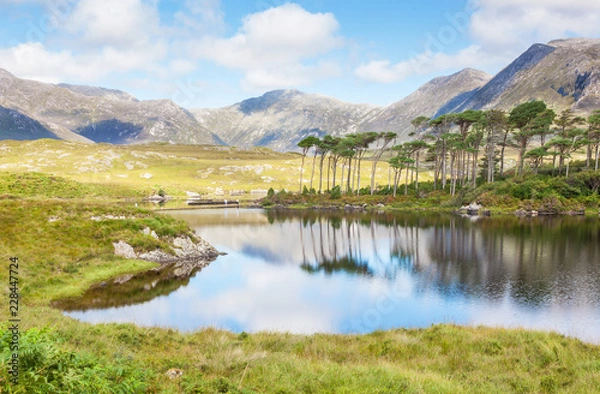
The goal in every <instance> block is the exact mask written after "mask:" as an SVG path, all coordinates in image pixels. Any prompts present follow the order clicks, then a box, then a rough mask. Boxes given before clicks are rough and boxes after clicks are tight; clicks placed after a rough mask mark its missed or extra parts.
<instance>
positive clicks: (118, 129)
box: [0, 69, 220, 144]
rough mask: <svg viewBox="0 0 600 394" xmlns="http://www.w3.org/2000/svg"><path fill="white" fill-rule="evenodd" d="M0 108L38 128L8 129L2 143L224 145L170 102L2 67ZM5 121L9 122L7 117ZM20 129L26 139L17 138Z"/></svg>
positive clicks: (4, 130)
mask: <svg viewBox="0 0 600 394" xmlns="http://www.w3.org/2000/svg"><path fill="white" fill-rule="evenodd" d="M0 106H1V107H3V108H5V109H7V110H12V111H16V112H18V113H19V114H20V116H22V117H26V118H30V119H32V120H33V121H34V122H30V123H31V124H32V125H35V127H33V128H25V129H23V128H21V129H19V127H16V128H15V127H12V128H11V129H2V130H0V138H2V139H9V138H10V139H15V137H16V139H30V137H31V139H33V138H36V137H35V136H39V137H37V138H43V137H54V138H60V139H65V140H74V141H88V142H91V141H93V142H110V143H113V144H128V143H143V142H169V143H181V144H219V143H220V140H219V139H218V138H217V137H215V136H214V135H213V134H212V133H211V132H210V131H208V130H206V129H205V128H203V127H202V126H201V125H200V124H199V123H198V121H197V120H196V119H195V118H194V116H193V115H192V114H190V113H189V112H188V111H186V110H185V109H183V108H181V107H179V106H177V105H176V104H175V103H173V102H172V101H170V100H152V101H139V100H137V99H135V98H134V97H133V96H131V95H129V94H127V93H124V92H120V91H116V90H110V89H103V88H96V87H88V86H74V85H65V84H61V85H51V84H45V83H41V82H36V81H29V80H23V79H19V78H16V77H15V76H13V75H12V74H10V73H9V72H7V71H5V70H2V69H0ZM3 119H5V121H4V122H7V120H6V119H7V115H4V116H3ZM20 123H21V124H23V122H20ZM18 130H21V131H22V132H23V135H18V133H17V134H15V132H16V131H18Z"/></svg>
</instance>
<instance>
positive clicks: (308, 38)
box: [0, 0, 600, 108]
mask: <svg viewBox="0 0 600 394" xmlns="http://www.w3.org/2000/svg"><path fill="white" fill-rule="evenodd" d="M0 8H1V11H2V12H0V68H4V69H6V70H8V71H9V72H11V73H13V74H15V75H17V76H18V77H21V78H28V79H35V80H39V81H43V82H51V83H58V82H68V83H75V84H89V85H97V86H104V87H109V88H116V89H121V90H125V91H127V92H129V93H131V94H133V95H135V96H137V97H138V98H140V99H158V98H168V99H172V100H174V101H175V102H177V103H178V104H180V105H182V106H184V107H187V108H204V107H206V108H208V107H221V106H226V105H230V104H233V103H235V102H238V101H241V100H243V99H245V98H248V97H251V96H257V95H261V94H263V93H264V92H266V91H269V90H273V89H287V88H295V89H299V90H302V91H305V92H308V93H318V94H322V95H327V96H332V97H335V98H338V99H341V100H344V101H349V102H356V103H359V102H360V103H372V104H377V105H387V104H390V103H392V102H395V101H398V100H400V99H402V98H404V97H405V96H407V95H408V94H410V93H411V92H413V91H414V90H416V89H417V88H418V87H419V86H420V85H422V84H423V83H425V82H427V81H428V80H430V79H432V78H434V77H436V76H440V75H449V74H452V73H454V72H457V71H460V70H461V69H463V68H465V67H472V68H477V69H481V70H484V71H486V72H489V73H491V74H494V73H496V72H498V71H500V69H501V68H502V67H504V66H506V65H507V64H508V63H509V62H510V61H511V60H513V59H514V58H515V57H516V56H518V55H519V54H520V53H522V52H523V51H524V50H526V49H527V48H528V47H529V46H530V45H532V44H533V43H535V42H548V41H550V40H552V39H556V38H564V37H599V36H600V2H597V1H591V2H590V1H589V0H585V1H584V0H570V1H565V0H446V1H442V0H430V1H427V0H422V1H416V0H405V1H402V0H397V1H392V0H386V1H383V0H371V1H364V0H360V1H359V0H297V1H293V2H287V1H280V0H247V1H243V0H181V1H176V0H0Z"/></svg>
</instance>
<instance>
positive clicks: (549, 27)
mask: <svg viewBox="0 0 600 394" xmlns="http://www.w3.org/2000/svg"><path fill="white" fill-rule="evenodd" d="M474 5H475V12H474V13H473V16H472V18H471V34H472V36H473V38H474V39H475V40H477V41H478V42H480V43H481V45H482V46H483V47H484V48H486V49H487V50H488V51H492V50H496V51H498V50H500V51H503V52H511V48H514V47H517V48H519V50H521V49H523V47H526V46H529V45H531V44H533V43H534V42H548V41H550V40H553V39H556V38H565V37H567V36H571V35H575V36H584V37H596V36H598V35H599V34H600V2H598V1H587V0H585V1H582V0H570V1H564V0H505V1H501V2H499V1H495V0H477V1H476V2H475V3H474ZM513 52H514V51H513Z"/></svg>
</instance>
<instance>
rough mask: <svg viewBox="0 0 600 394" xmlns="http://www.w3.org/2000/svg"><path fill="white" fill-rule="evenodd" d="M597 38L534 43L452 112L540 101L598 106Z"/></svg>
mask: <svg viewBox="0 0 600 394" xmlns="http://www.w3.org/2000/svg"><path fill="white" fill-rule="evenodd" d="M599 94H600V39H584V38H575V39H566V40H555V41H551V42H549V43H548V44H547V45H544V44H535V45H533V46H532V47H531V48H529V49H528V50H527V51H526V52H525V53H524V54H522V55H521V56H519V57H518V58H517V59H516V60H515V61H514V62H512V63H511V64H510V65H509V66H508V67H506V68H505V69H504V70H502V71H501V72H500V73H498V75H496V76H495V77H494V78H493V79H492V80H491V81H490V82H489V83H487V84H486V85H485V86H484V87H482V88H481V89H479V91H477V92H476V93H475V94H474V95H473V97H472V98H471V99H470V100H467V101H466V102H465V103H463V104H462V105H460V106H458V107H457V108H456V109H455V111H462V110H465V109H492V108H497V109H504V110H510V109H511V108H513V107H514V106H516V105H518V104H520V103H523V102H526V101H530V100H544V101H546V103H548V105H549V106H550V107H551V108H554V109H555V110H562V109H566V108H571V109H573V110H574V111H575V112H582V113H589V112H591V111H592V110H594V109H599V108H600V95H599Z"/></svg>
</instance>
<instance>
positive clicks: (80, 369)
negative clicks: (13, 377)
mask: <svg viewBox="0 0 600 394" xmlns="http://www.w3.org/2000/svg"><path fill="white" fill-rule="evenodd" d="M2 332H3V333H4V334H3V336H2V339H1V342H0V345H1V348H0V360H1V363H2V371H0V377H1V378H2V380H4V381H6V382H9V381H10V377H9V376H8V372H7V371H8V365H9V364H8V362H9V360H11V358H12V351H11V349H10V344H11V342H12V339H11V336H12V334H11V333H10V332H9V331H8V330H7V329H6V326H4V327H2ZM20 334H21V335H20V338H19V349H18V354H19V358H18V360H19V376H18V383H17V384H14V385H13V386H12V390H10V391H9V392H14V393H44V394H45V393H82V394H85V393H94V394H96V393H115V392H117V393H144V392H146V389H147V388H148V386H147V384H146V383H145V382H146V381H148V376H147V372H146V371H145V370H143V369H141V368H139V367H137V366H134V365H132V364H131V363H130V362H129V361H128V360H122V359H116V360H112V361H111V362H107V361H106V360H100V359H97V358H95V357H93V356H90V355H82V354H79V353H75V352H68V351H63V350H61V349H60V347H59V345H60V341H59V340H58V339H57V338H56V337H55V336H54V335H53V334H52V333H51V332H50V331H49V330H48V329H46V328H43V329H37V328H32V329H30V330H28V331H24V332H21V333H20ZM9 384H10V383H9Z"/></svg>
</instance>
